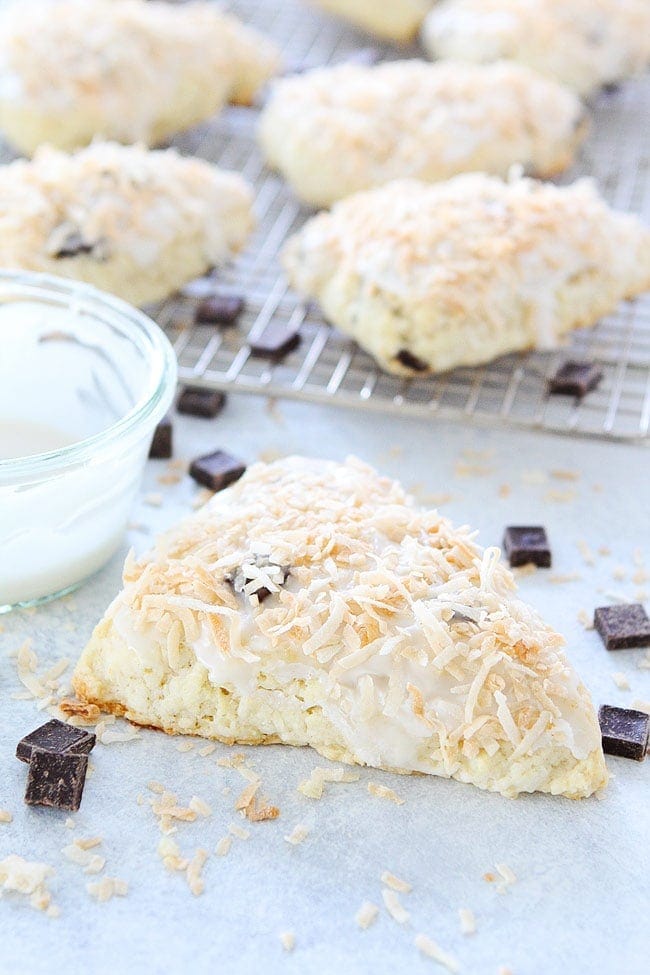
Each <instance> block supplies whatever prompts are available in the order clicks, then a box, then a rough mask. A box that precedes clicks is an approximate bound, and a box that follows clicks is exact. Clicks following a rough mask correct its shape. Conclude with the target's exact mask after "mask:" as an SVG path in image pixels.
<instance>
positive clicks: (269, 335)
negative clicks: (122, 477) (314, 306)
mask: <svg viewBox="0 0 650 975" xmlns="http://www.w3.org/2000/svg"><path fill="white" fill-rule="evenodd" d="M299 343H300V334H299V332H298V330H297V329H292V328H286V327H285V326H284V325H281V324H280V323H279V322H269V324H268V325H267V326H266V328H265V329H264V331H263V332H262V334H261V335H258V337H257V338H256V339H252V340H251V342H250V347H251V352H252V354H253V355H256V356H259V357H260V358H263V359H280V358H281V357H282V356H283V355H287V354H288V353H289V352H292V351H293V350H294V349H295V348H296V346H297V345H299Z"/></svg>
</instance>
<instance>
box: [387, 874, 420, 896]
mask: <svg viewBox="0 0 650 975" xmlns="http://www.w3.org/2000/svg"><path fill="white" fill-rule="evenodd" d="M380 880H381V882H382V884H385V885H386V886H387V887H390V888H391V889H392V890H396V891H398V892H399V893H400V894H408V893H409V892H410V891H411V890H413V885H412V884H409V882H408V881H407V880H400V878H399V877H396V876H395V874H393V873H390V872H389V871H388V870H384V872H383V873H382V875H381V877H380Z"/></svg>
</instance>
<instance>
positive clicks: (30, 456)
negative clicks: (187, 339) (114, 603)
mask: <svg viewBox="0 0 650 975" xmlns="http://www.w3.org/2000/svg"><path fill="white" fill-rule="evenodd" d="M175 385H176V360H175V357H174V353H173V350H172V347H171V345H170V344H169V342H168V341H167V339H166V337H165V335H164V334H163V332H162V331H161V330H160V328H158V326H157V325H156V324H155V323H154V322H152V321H151V319H149V318H147V316H146V315H143V314H142V313H141V312H139V311H136V310H135V309H134V308H131V307H130V306H129V305H127V304H126V303H125V302H123V301H120V300H119V299H117V298H113V297H111V296H110V295H107V294H104V293H103V292H101V291H98V290H97V289H96V288H93V287H91V286H89V285H86V284H80V283H78V282H76V281H63V280H60V279H58V278H55V277H50V276H49V275H43V274H31V273H27V272H21V271H16V272H13V271H0V612H5V611H7V610H9V609H11V608H12V607H14V606H26V605H32V604H34V603H35V602H39V601H41V600H43V599H49V598H53V597H54V596H59V595H62V594H63V593H66V592H70V590H71V589H73V588H75V587H76V586H78V585H80V584H81V582H83V581H84V579H86V578H88V576H90V575H92V574H93V573H94V572H96V571H97V570H98V569H99V568H100V567H101V566H102V565H104V563H105V562H106V561H107V560H108V559H109V558H110V556H111V555H112V554H113V553H114V551H115V550H116V549H117V548H118V546H119V544H120V542H121V540H122V537H123V534H124V530H125V528H126V524H127V521H128V518H129V512H130V510H131V507H132V504H133V501H134V498H135V495H136V493H137V491H138V488H139V486H140V482H141V479H142V473H143V469H144V465H145V462H146V459H147V456H148V453H149V446H150V443H151V438H152V435H153V431H154V429H155V426H156V424H157V423H158V421H159V420H160V419H161V418H162V416H163V415H164V414H165V412H166V411H167V409H168V408H169V405H170V403H171V400H172V397H173V395H174V389H175Z"/></svg>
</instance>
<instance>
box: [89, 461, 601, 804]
mask: <svg viewBox="0 0 650 975" xmlns="http://www.w3.org/2000/svg"><path fill="white" fill-rule="evenodd" d="M472 538H473V536H472V534H471V533H470V532H469V530H468V529H466V528H462V529H459V530H457V529H454V528H453V527H452V525H451V524H450V523H449V522H448V521H447V520H446V519H444V518H441V517H440V515H439V514H438V513H437V512H436V511H424V510H422V509H420V508H418V507H416V506H415V504H414V503H413V501H412V499H411V498H409V497H408V496H407V495H405V493H404V491H403V490H402V488H401V487H400V485H399V484H397V483H396V482H393V481H390V480H388V479H387V478H382V477H379V475H378V474H377V473H376V472H375V471H373V470H372V469H371V468H369V467H367V466H365V465H364V464H361V463H360V462H359V461H356V460H348V461H347V462H346V463H345V464H336V463H332V462H327V461H316V460H306V459H301V458H298V457H293V458H289V459H287V460H281V461H277V462H276V463H273V464H269V465H266V464H256V465H255V466H254V467H252V468H251V469H250V470H249V471H248V473H247V474H245V475H244V477H243V478H242V479H241V480H240V481H239V482H238V483H236V484H235V485H234V486H232V487H230V488H228V489H227V490H226V491H223V492H222V493H220V494H217V495H215V496H214V497H213V499H212V500H211V501H210V502H208V504H207V505H206V506H205V507H204V508H202V509H201V510H200V511H199V512H198V513H197V514H195V515H193V516H192V517H191V518H189V519H187V520H186V521H185V522H183V523H181V524H180V525H179V526H178V527H177V528H176V529H175V530H173V531H171V532H170V533H169V534H167V535H166V536H163V537H162V538H160V539H159V540H158V542H157V544H156V547H155V548H154V549H153V551H151V552H149V553H148V554H147V555H144V556H143V557H142V558H140V559H139V560H137V561H134V560H133V559H132V558H129V559H128V560H127V563H126V566H125V569H124V589H123V590H122V592H121V593H120V594H119V595H118V596H117V598H116V599H115V601H114V602H113V603H112V605H111V606H110V608H109V609H108V611H107V613H106V615H105V616H104V619H103V620H102V621H101V622H100V623H99V624H98V626H97V628H96V629H95V632H94V634H93V636H92V638H91V640H90V643H89V644H88V646H87V647H86V649H85V650H84V652H83V654H82V656H81V659H80V661H79V663H78V664H77V667H76V670H75V673H74V679H73V684H74V688H75V690H76V692H77V694H78V695H79V696H80V697H81V698H82V699H83V700H85V701H89V702H92V703H94V704H97V705H99V706H100V707H101V708H104V709H108V710H110V711H113V712H115V713H117V714H124V715H126V717H127V718H129V719H130V720H131V721H135V722H137V723H139V724H144V725H150V726H153V727H156V728H162V729H164V730H165V731H168V732H173V733H184V734H197V735H203V736H205V737H207V738H217V739H219V740H221V741H225V742H229V743H233V742H241V743H244V744H262V743H265V742H266V743H269V742H283V743H285V744H289V745H311V746H312V747H313V748H315V749H316V750H317V751H318V752H320V754H322V755H325V756H326V757H327V758H330V759H336V760H339V761H343V762H351V763H358V764H360V765H372V766H375V767H378V768H385V769H389V770H394V771H398V772H425V773H430V774H433V775H442V776H445V777H452V778H455V779H459V780H460V781H461V782H470V783H473V784H474V785H477V786H479V787H480V788H483V789H490V790H493V791H496V792H501V793H503V794H504V795H507V796H515V795H517V794H518V793H520V792H533V791H537V790H539V791H543V792H551V793H554V794H561V795H566V796H570V797H572V798H580V797H583V796H588V795H590V794H591V793H592V792H594V791H595V790H596V789H599V788H601V787H602V786H603V785H604V784H605V782H606V780H607V772H606V769H605V764H604V759H603V753H602V748H601V739H600V732H599V727H598V721H597V719H596V715H595V713H594V709H593V706H592V703H591V700H590V698H589V694H588V693H587V691H586V690H585V688H584V687H583V686H582V684H581V683H580V681H579V680H578V677H577V676H576V674H575V673H574V671H573V669H572V668H571V666H570V665H569V663H568V662H567V660H566V659H565V657H564V655H563V653H562V649H561V648H562V645H563V642H564V641H563V639H562V637H560V636H559V635H558V634H557V633H554V632H553V630H551V629H550V627H548V626H546V625H545V624H544V623H543V622H542V620H541V619H540V618H539V617H538V616H537V614H536V613H535V612H534V611H533V610H531V609H529V608H528V607H527V606H525V605H524V604H523V603H521V602H519V600H517V599H516V598H515V588H516V587H515V583H514V580H513V578H512V575H511V574H510V572H509V571H508V570H507V569H505V568H504V567H503V566H502V565H501V564H500V561H499V550H498V549H494V548H489V549H486V550H485V551H483V550H481V549H480V548H479V547H478V546H477V545H475V544H474V542H473V540H472Z"/></svg>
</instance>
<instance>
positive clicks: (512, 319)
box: [283, 173, 650, 375]
mask: <svg viewBox="0 0 650 975" xmlns="http://www.w3.org/2000/svg"><path fill="white" fill-rule="evenodd" d="M283 263H284V266H285V269H286V271H287V274H288V277H289V281H290V282H291V284H292V285H293V287H294V288H295V289H296V290H298V291H299V292H301V293H302V294H303V295H305V296H307V297H310V298H315V299H316V300H317V301H318V302H319V303H320V306H321V309H322V311H323V313H324V315H325V317H326V318H327V319H328V320H329V321H330V322H331V323H332V324H333V325H336V326H338V328H340V329H341V331H343V332H345V333H347V334H348V335H351V336H352V337H353V338H354V339H356V340H357V342H358V343H359V345H361V346H362V347H363V348H364V349H366V350H367V351H368V352H370V354H371V355H373V356H374V357H375V359H376V360H377V361H378V362H379V364H380V365H381V366H382V367H383V368H384V369H386V370H388V371H389V372H394V373H399V374H402V375H424V374H426V373H428V372H444V371H445V370H447V369H452V368H454V367H455V366H460V365H466V366H472V365H478V364H480V363H484V362H489V361H490V360H491V359H495V358H496V357H497V356H500V355H504V354H506V353H508V352H516V351H520V350H524V349H533V348H537V349H550V348H554V347H556V346H557V345H558V344H559V342H560V340H561V339H562V337H563V336H564V335H565V334H566V333H567V332H569V331H570V330H571V329H574V328H582V327H585V326H588V325H593V324H595V322H596V321H597V320H598V319H599V318H600V317H601V316H602V315H605V314H607V313H608V312H611V311H612V310H613V309H614V308H615V307H616V305H617V304H618V302H619V301H620V300H621V299H623V298H631V297H633V296H635V295H638V294H640V293H641V292H643V291H645V290H646V289H648V288H650V231H649V230H648V229H647V228H645V227H643V226H642V225H641V223H640V222H639V221H638V220H637V218H636V217H633V216H630V215H629V214H623V213H616V212H614V211H612V210H610V209H609V207H608V206H607V205H606V204H605V203H604V201H603V200H602V199H601V198H600V197H599V196H598V194H597V192H596V190H595V188H594V186H593V185H592V183H591V182H590V181H589V180H580V181H578V182H576V183H574V184H573V185H571V186H567V187H558V186H553V185H551V184H544V183H538V182H535V181H534V180H528V179H521V180H517V181H515V182H512V183H504V182H502V181H501V180H499V179H496V178H493V177H488V176H485V175H483V174H480V173H469V174H464V175H461V176H455V177H454V178H453V179H450V180H448V181H447V182H445V183H437V184H434V185H431V184H427V183H422V182H419V181H416V180H396V181H394V182H392V183H387V184H386V186H383V187H380V188H379V189H375V190H369V191H368V192H366V193H357V194H355V195H354V196H350V197H348V198H347V199H345V200H342V201H341V202H340V203H337V204H336V205H335V206H334V208H333V209H332V210H331V212H329V213H327V212H322V213H320V214H318V215H317V216H315V217H313V218H312V219H311V220H308V221H307V223H306V224H305V225H304V227H303V228H302V229H301V230H300V231H299V232H298V233H297V234H296V235H295V236H294V237H292V238H291V239H290V240H289V241H288V243H287V244H286V245H285V248H284V252H283Z"/></svg>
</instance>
